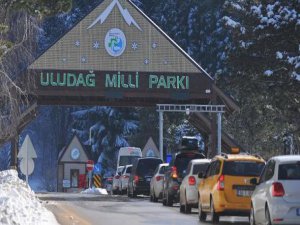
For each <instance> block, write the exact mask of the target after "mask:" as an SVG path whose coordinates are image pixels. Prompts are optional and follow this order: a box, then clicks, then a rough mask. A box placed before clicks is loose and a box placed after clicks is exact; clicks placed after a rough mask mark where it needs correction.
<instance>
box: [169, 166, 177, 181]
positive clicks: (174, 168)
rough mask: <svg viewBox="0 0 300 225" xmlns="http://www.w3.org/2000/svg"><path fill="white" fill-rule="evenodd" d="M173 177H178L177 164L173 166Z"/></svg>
mask: <svg viewBox="0 0 300 225" xmlns="http://www.w3.org/2000/svg"><path fill="white" fill-rule="evenodd" d="M171 177H172V178H174V179H177V178H178V174H177V168H176V166H172V171H171Z"/></svg>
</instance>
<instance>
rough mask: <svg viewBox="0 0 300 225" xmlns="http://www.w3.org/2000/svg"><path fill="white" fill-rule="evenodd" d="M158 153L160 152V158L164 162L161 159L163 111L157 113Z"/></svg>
mask: <svg viewBox="0 0 300 225" xmlns="http://www.w3.org/2000/svg"><path fill="white" fill-rule="evenodd" d="M158 113H159V152H160V158H161V159H162V160H164V158H163V136H164V134H163V127H164V114H163V111H159V112H158Z"/></svg>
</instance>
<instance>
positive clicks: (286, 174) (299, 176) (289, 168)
mask: <svg viewBox="0 0 300 225" xmlns="http://www.w3.org/2000/svg"><path fill="white" fill-rule="evenodd" d="M278 180H300V162H295V163H288V164H280V165H279V168H278Z"/></svg>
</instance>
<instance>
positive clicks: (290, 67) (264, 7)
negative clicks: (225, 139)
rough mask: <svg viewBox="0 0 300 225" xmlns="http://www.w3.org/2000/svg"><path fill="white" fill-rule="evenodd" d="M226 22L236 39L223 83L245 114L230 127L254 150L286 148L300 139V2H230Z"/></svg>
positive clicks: (229, 124) (229, 126) (234, 119)
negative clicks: (286, 141)
mask: <svg viewBox="0 0 300 225" xmlns="http://www.w3.org/2000/svg"><path fill="white" fill-rule="evenodd" d="M226 7H227V12H228V16H226V17H224V18H223V24H224V26H225V27H226V28H227V29H228V31H229V34H231V38H232V46H231V47H230V48H229V49H228V51H227V54H228V60H227V69H228V71H227V72H228V73H227V74H224V75H223V77H222V78H221V80H220V83H221V84H222V86H223V87H224V88H226V89H227V90H228V91H230V92H231V94H232V95H233V96H234V97H235V99H236V100H237V101H238V102H239V104H240V107H241V112H240V113H238V114H236V115H234V116H233V117H232V119H231V120H229V121H228V125H227V126H226V127H227V128H228V129H229V130H230V131H231V133H233V134H235V138H237V139H242V140H240V141H241V142H242V143H243V144H244V145H245V146H248V149H249V150H250V149H256V150H258V151H261V152H264V151H267V152H274V149H277V151H278V150H281V149H282V143H283V136H284V134H286V133H288V134H294V135H295V136H297V137H299V131H300V130H299V129H300V127H299V119H300V116H299V115H300V114H299V112H300V105H299V102H300V101H299V99H300V98H299V80H300V79H299V62H300V57H299V55H300V54H299V39H300V35H299V34H300V32H299V31H300V30H299V29H300V25H299V19H300V18H299V10H300V8H299V7H300V6H299V3H298V1H280V2H279V1H261V2H257V1H227V3H226Z"/></svg>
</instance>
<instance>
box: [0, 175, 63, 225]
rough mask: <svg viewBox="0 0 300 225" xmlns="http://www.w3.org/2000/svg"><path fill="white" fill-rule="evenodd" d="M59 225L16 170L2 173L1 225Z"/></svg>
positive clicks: (0, 182)
mask: <svg viewBox="0 0 300 225" xmlns="http://www.w3.org/2000/svg"><path fill="white" fill-rule="evenodd" d="M11 224H14V225H19V224H22V225H58V222H57V221H56V219H55V217H54V215H53V214H52V213H51V212H50V211H48V210H47V209H46V208H45V207H44V206H43V204H42V203H41V202H40V200H39V199H38V198H37V197H36V196H35V193H34V192H33V191H32V190H31V189H30V187H27V185H26V183H25V182H24V181H23V180H21V179H19V178H18V173H17V171H15V170H5V171H0V225H11Z"/></svg>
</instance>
